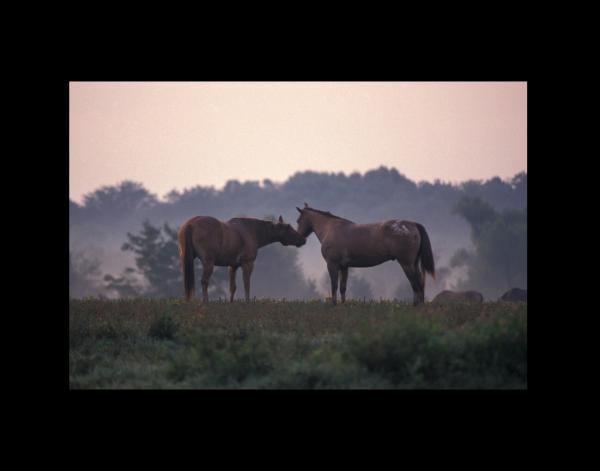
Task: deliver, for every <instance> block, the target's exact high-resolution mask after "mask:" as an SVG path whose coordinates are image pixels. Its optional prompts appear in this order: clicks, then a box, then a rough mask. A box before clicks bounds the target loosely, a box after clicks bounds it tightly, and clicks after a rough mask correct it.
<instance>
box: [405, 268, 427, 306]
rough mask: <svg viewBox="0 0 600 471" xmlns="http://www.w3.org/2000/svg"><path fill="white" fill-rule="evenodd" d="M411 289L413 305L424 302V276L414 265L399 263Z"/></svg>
mask: <svg viewBox="0 0 600 471" xmlns="http://www.w3.org/2000/svg"><path fill="white" fill-rule="evenodd" d="M400 266H401V267H402V270H404V273H405V274H406V278H408V281H409V282H410V286H411V287H412V290H413V305H415V306H417V305H418V304H421V303H424V302H425V276H424V274H423V273H421V271H420V270H419V268H418V266H416V265H406V264H400Z"/></svg>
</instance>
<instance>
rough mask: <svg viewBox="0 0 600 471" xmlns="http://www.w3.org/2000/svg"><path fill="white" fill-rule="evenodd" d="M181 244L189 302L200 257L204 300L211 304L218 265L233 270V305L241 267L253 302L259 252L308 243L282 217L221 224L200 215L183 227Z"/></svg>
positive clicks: (230, 274) (244, 219) (231, 291)
mask: <svg viewBox="0 0 600 471" xmlns="http://www.w3.org/2000/svg"><path fill="white" fill-rule="evenodd" d="M177 242H178V244H179V257H180V259H181V266H182V269H183V285H184V288H185V297H186V299H187V300H188V301H189V300H190V298H191V297H192V296H193V294H194V289H195V280H194V258H196V257H198V258H199V259H200V260H201V261H202V267H203V272H202V295H203V301H204V302H208V282H209V280H210V276H211V275H212V272H213V267H214V266H215V265H216V266H218V267H229V291H230V293H231V297H230V301H231V302H233V295H234V294H235V288H236V286H235V275H236V271H237V269H238V268H239V267H240V266H241V267H242V272H243V275H244V290H245V291H246V301H249V300H250V275H251V274H252V269H253V267H254V260H255V259H256V255H257V253H258V249H260V248H261V247H264V246H265V245H268V244H272V243H273V242H280V243H281V244H283V245H295V246H296V247H301V246H302V245H304V244H305V243H306V238H305V237H302V236H301V235H300V234H298V233H297V232H296V231H295V230H294V229H293V228H292V226H290V225H289V224H285V223H284V222H283V219H282V217H281V216H279V221H278V222H277V223H273V222H270V221H262V220H260V219H253V218H233V219H230V220H229V221H227V222H221V221H219V220H218V219H215V218H213V217H210V216H196V217H193V218H191V219H190V220H188V221H187V222H186V223H185V224H183V225H182V226H181V227H180V229H179V232H178V234H177Z"/></svg>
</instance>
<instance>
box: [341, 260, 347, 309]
mask: <svg viewBox="0 0 600 471" xmlns="http://www.w3.org/2000/svg"><path fill="white" fill-rule="evenodd" d="M340 274H341V275H342V276H341V277H340V298H341V299H342V303H344V302H345V301H346V284H347V283H348V267H345V268H341V269H340Z"/></svg>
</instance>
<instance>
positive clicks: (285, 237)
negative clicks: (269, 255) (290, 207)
mask: <svg viewBox="0 0 600 471" xmlns="http://www.w3.org/2000/svg"><path fill="white" fill-rule="evenodd" d="M273 227H274V228H275V234H276V237H277V240H278V241H279V242H281V244H282V245H295V246H296V247H302V246H303V245H304V244H306V237H303V236H301V235H300V234H298V232H296V231H295V230H294V228H293V227H292V226H291V225H289V224H286V223H285V222H283V218H282V217H281V216H279V220H278V221H277V223H275V224H273Z"/></svg>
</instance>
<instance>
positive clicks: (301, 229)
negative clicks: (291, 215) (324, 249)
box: [296, 203, 314, 237]
mask: <svg viewBox="0 0 600 471" xmlns="http://www.w3.org/2000/svg"><path fill="white" fill-rule="evenodd" d="M304 208H305V209H306V208H308V205H307V204H306V203H304ZM296 209H297V210H298V212H299V213H300V217H299V218H298V219H297V221H296V222H297V223H298V229H296V230H297V231H298V234H300V235H301V236H302V237H308V236H309V235H310V234H311V233H312V231H313V230H314V229H313V224H312V221H311V220H310V217H309V216H308V214H307V211H305V209H300V208H299V207H298V206H296Z"/></svg>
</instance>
